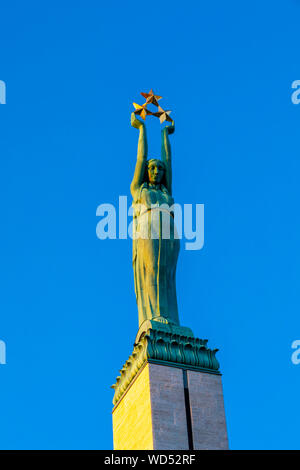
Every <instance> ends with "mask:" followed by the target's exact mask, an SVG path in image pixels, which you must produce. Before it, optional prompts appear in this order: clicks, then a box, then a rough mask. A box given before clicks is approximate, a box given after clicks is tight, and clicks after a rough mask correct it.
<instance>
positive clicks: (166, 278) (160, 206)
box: [130, 113, 180, 326]
mask: <svg viewBox="0 0 300 470" xmlns="http://www.w3.org/2000/svg"><path fill="white" fill-rule="evenodd" d="M131 125H132V126H133V127H135V128H136V129H138V130H139V140H138V151H137V162H136V166H135V172H134V177H133V180H132V183H131V186H130V190H131V194H132V197H133V208H134V222H135V233H134V237H133V271H134V285H135V294H136V300H137V305H138V313H139V326H141V325H142V323H143V322H144V321H145V320H157V321H161V322H163V323H170V324H175V325H179V317H178V308H177V296H176V279H175V275H176V265H177V258H178V254H179V247H180V243H179V239H178V238H176V229H175V224H174V216H173V212H172V210H169V209H168V208H170V207H171V206H172V205H173V204H174V200H173V198H172V165H171V147H170V142H169V134H172V133H173V132H174V123H172V125H169V126H166V127H165V128H164V129H163V130H162V151H161V160H159V159H151V160H147V137H146V128H145V124H144V123H143V122H142V121H140V120H139V119H137V118H136V115H135V114H134V113H132V115H131ZM166 218H167V220H168V223H169V234H168V237H164V236H163V230H162V221H163V219H164V220H166ZM155 221H156V222H155Z"/></svg>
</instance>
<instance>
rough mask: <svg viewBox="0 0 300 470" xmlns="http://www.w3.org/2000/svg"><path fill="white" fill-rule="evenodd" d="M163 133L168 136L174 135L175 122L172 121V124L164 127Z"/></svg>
mask: <svg viewBox="0 0 300 470" xmlns="http://www.w3.org/2000/svg"><path fill="white" fill-rule="evenodd" d="M164 131H165V132H167V133H168V134H169V135H170V134H174V132H175V122H174V121H172V124H170V125H168V126H166V127H165V128H164Z"/></svg>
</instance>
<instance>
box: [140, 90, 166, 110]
mask: <svg viewBox="0 0 300 470" xmlns="http://www.w3.org/2000/svg"><path fill="white" fill-rule="evenodd" d="M141 95H142V96H143V97H144V98H146V104H150V103H152V104H154V105H155V106H158V100H160V99H161V98H162V96H158V95H155V94H154V92H153V90H152V88H151V90H150V91H149V93H141Z"/></svg>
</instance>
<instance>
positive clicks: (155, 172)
mask: <svg viewBox="0 0 300 470" xmlns="http://www.w3.org/2000/svg"><path fill="white" fill-rule="evenodd" d="M164 171H165V169H164V167H163V165H162V164H161V163H160V162H159V161H154V162H151V163H149V166H148V177H149V181H150V183H154V184H159V183H160V182H161V180H162V178H163V176H164Z"/></svg>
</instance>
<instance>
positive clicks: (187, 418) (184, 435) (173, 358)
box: [113, 321, 228, 450]
mask: <svg viewBox="0 0 300 470" xmlns="http://www.w3.org/2000/svg"><path fill="white" fill-rule="evenodd" d="M180 333H181V334H180ZM183 333H184V334H183ZM206 343H207V341H206V340H200V339H198V338H194V336H193V333H192V332H191V330H190V329H188V328H183V327H178V326H176V327H175V326H170V325H163V324H162V325H159V324H157V322H153V321H152V322H148V324H146V325H144V326H143V329H142V331H139V333H138V335H137V338H136V343H135V347H134V350H133V353H132V355H131V356H130V357H129V359H128V361H127V362H126V363H125V365H124V366H123V368H122V370H121V375H120V376H119V377H118V378H117V382H116V384H115V385H114V386H113V388H114V389H115V397H114V405H115V406H114V409H113V433H114V449H115V450H117V449H118V450H134V449H135V450H197V449H228V439H227V431H226V422H225V412H224V404H223V392H222V383H221V374H220V372H219V370H218V369H219V364H218V361H217V360H216V358H215V352H216V351H217V350H210V349H208V348H207V346H206Z"/></svg>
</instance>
